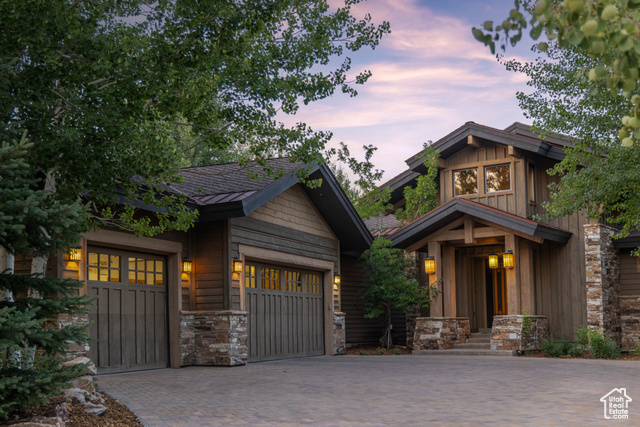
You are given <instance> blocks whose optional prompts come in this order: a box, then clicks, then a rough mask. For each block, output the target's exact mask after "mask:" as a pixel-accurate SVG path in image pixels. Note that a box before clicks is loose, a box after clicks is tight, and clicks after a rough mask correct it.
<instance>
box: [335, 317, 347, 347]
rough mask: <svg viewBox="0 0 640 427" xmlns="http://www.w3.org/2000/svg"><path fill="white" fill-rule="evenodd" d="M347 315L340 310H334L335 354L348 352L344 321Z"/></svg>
mask: <svg viewBox="0 0 640 427" xmlns="http://www.w3.org/2000/svg"><path fill="white" fill-rule="evenodd" d="M346 317H347V315H346V314H345V313H342V312H340V311H334V312H333V354H334V355H338V354H347V346H346V334H345V329H344V323H345V319H346Z"/></svg>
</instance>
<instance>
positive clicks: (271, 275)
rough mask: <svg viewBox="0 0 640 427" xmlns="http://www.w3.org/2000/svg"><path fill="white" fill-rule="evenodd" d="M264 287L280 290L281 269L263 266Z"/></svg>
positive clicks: (261, 271)
mask: <svg viewBox="0 0 640 427" xmlns="http://www.w3.org/2000/svg"><path fill="white" fill-rule="evenodd" d="M260 273H261V275H262V289H271V290H276V291H277V290H280V270H276V269H273V268H264V267H263V268H262V269H261V270H260Z"/></svg>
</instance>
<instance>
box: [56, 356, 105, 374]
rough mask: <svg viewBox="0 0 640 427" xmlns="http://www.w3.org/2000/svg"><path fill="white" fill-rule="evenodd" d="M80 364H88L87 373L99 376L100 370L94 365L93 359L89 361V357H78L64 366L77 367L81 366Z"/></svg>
mask: <svg viewBox="0 0 640 427" xmlns="http://www.w3.org/2000/svg"><path fill="white" fill-rule="evenodd" d="M80 364H86V365H87V373H88V374H89V375H97V374H98V370H97V369H96V365H94V364H93V362H92V361H91V359H89V358H88V357H76V358H75V359H73V360H69V361H68V362H64V363H63V364H62V366H75V365H80Z"/></svg>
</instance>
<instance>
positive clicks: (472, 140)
mask: <svg viewBox="0 0 640 427" xmlns="http://www.w3.org/2000/svg"><path fill="white" fill-rule="evenodd" d="M467 145H470V146H472V147H474V148H482V143H481V142H480V140H478V138H476V137H475V136H473V135H467Z"/></svg>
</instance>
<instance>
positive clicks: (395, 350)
mask: <svg viewBox="0 0 640 427" xmlns="http://www.w3.org/2000/svg"><path fill="white" fill-rule="evenodd" d="M391 354H395V355H399V354H402V350H400V349H399V348H394V349H393V350H391Z"/></svg>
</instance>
